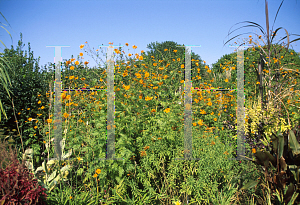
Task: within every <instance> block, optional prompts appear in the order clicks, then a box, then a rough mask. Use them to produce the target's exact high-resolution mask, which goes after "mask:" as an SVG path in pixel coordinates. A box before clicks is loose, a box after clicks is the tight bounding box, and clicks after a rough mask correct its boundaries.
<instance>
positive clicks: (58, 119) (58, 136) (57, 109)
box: [46, 46, 70, 160]
mask: <svg viewBox="0 0 300 205" xmlns="http://www.w3.org/2000/svg"><path fill="white" fill-rule="evenodd" d="M46 47H54V53H55V55H54V56H55V57H54V63H55V87H56V95H55V102H54V121H53V124H54V125H53V130H54V131H53V132H54V146H55V155H54V156H56V158H55V159H58V160H61V155H62V148H61V147H62V144H61V143H62V128H61V127H62V124H61V123H62V115H61V61H59V59H61V58H62V56H61V47H70V46H46ZM50 92H51V91H50ZM49 143H50V142H49Z"/></svg>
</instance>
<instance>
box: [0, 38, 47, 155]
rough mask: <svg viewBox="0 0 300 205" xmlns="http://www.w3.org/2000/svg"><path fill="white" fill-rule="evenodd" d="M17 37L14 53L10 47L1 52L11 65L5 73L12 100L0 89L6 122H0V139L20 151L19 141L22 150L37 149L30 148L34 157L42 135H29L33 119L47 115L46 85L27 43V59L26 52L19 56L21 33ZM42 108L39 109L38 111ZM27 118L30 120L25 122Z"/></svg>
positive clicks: (38, 150)
mask: <svg viewBox="0 0 300 205" xmlns="http://www.w3.org/2000/svg"><path fill="white" fill-rule="evenodd" d="M20 36H21V41H19V42H18V47H17V49H16V50H14V49H13V46H12V48H11V49H10V50H8V49H5V50H4V51H5V52H4V54H3V55H4V57H6V58H7V59H8V60H9V62H10V63H11V64H12V65H13V68H14V70H13V71H9V72H8V74H9V75H10V78H11V82H12V87H11V90H12V95H11V97H12V98H9V97H8V96H6V95H5V94H4V92H3V88H2V87H1V88H0V97H1V101H2V102H3V105H4V108H5V111H6V113H7V117H8V119H7V120H6V119H5V120H4V121H2V122H1V125H2V126H3V127H5V130H4V133H3V135H1V138H5V137H6V136H10V137H11V139H12V140H13V141H14V144H15V145H17V148H18V149H20V150H22V141H23V148H24V150H25V149H27V148H28V147H30V146H33V145H35V146H37V147H35V149H34V151H35V154H36V156H40V154H41V151H42V144H43V143H42V142H43V136H42V133H39V132H37V134H36V135H35V136H34V134H33V133H34V132H35V129H34V127H35V126H36V123H35V122H36V120H35V119H37V117H38V116H37V114H42V117H47V115H48V114H49V113H48V112H47V109H48V108H49V106H48V103H47V101H48V100H47V98H46V92H45V91H46V90H49V87H48V86H47V84H48V80H47V79H46V75H44V74H45V73H44V71H43V72H42V73H40V72H39V67H38V62H39V60H38V61H36V59H34V58H33V52H30V43H28V47H29V57H27V52H26V53H25V56H24V55H23V51H21V45H22V34H21V35H20ZM24 45H25V44H24ZM24 45H23V46H24ZM34 63H35V65H34ZM13 74H14V75H13ZM38 95H40V96H38ZM12 100H13V104H14V109H13V106H12ZM39 101H40V103H39ZM42 106H43V109H42V108H41V107H42ZM15 117H16V118H17V119H16V118H15ZM29 118H32V119H33V120H32V121H29V120H28V119H29ZM16 120H17V121H18V126H17V123H16V122H15V121H16ZM25 121H27V122H25ZM20 135H21V137H22V141H21V137H20Z"/></svg>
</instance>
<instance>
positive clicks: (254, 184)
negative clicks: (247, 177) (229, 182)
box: [242, 181, 259, 190]
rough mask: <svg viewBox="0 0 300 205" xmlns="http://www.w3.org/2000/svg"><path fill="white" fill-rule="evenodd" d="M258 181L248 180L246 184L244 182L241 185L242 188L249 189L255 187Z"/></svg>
mask: <svg viewBox="0 0 300 205" xmlns="http://www.w3.org/2000/svg"><path fill="white" fill-rule="evenodd" d="M258 182H259V181H250V182H248V183H247V184H245V186H243V187H242V189H245V190H248V189H251V188H253V187H255V186H256V185H257V184H258Z"/></svg>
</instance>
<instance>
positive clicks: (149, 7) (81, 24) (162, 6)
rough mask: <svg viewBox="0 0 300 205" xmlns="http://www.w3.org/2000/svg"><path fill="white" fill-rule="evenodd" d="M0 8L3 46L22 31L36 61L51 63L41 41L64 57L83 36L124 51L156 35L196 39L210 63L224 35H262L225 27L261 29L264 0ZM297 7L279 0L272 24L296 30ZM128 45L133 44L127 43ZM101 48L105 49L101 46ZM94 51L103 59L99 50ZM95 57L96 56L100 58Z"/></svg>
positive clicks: (24, 2)
mask: <svg viewBox="0 0 300 205" xmlns="http://www.w3.org/2000/svg"><path fill="white" fill-rule="evenodd" d="M281 2H282V1H281V0H271V1H269V3H268V6H269V22H270V30H271V29H272V25H273V22H274V19H275V15H276V12H277V10H278V8H279V6H280V4H281ZM0 11H1V12H2V14H3V15H4V17H5V18H6V19H7V21H8V23H9V24H10V26H11V27H9V26H8V24H7V22H6V21H5V20H4V18H3V17H2V16H0V19H1V20H0V22H1V23H4V24H6V25H7V26H4V28H6V29H7V30H8V31H9V32H10V33H11V35H12V40H13V41H12V40H11V38H10V36H9V34H8V33H7V32H6V31H5V30H4V29H3V28H0V34H1V35H0V36H1V37H0V40H2V41H3V42H4V44H5V45H6V46H7V48H11V45H13V46H14V48H15V49H16V46H17V44H18V41H19V40H20V32H22V34H23V43H25V46H24V47H23V50H28V42H30V46H31V50H32V51H33V52H34V58H38V57H39V56H40V57H41V58H40V62H39V66H40V67H44V65H45V64H47V65H48V62H51V63H54V48H48V47H46V46H49V45H67V46H70V47H68V48H62V59H70V58H71V55H72V54H73V55H74V57H75V58H76V59H77V56H78V55H79V53H80V52H82V50H80V48H79V46H80V45H81V44H84V43H85V41H87V42H88V44H89V46H90V48H91V49H93V48H94V50H96V49H97V48H99V47H98V46H99V45H101V44H104V45H108V43H109V42H113V43H114V45H124V47H123V49H124V51H125V52H126V54H128V53H131V54H135V53H139V54H140V52H141V50H144V51H145V52H146V51H148V50H149V49H147V48H146V47H147V44H150V43H151V42H156V41H158V42H163V41H174V42H177V43H179V44H185V45H201V47H196V48H192V51H193V52H195V53H196V54H198V55H199V56H200V57H201V58H202V60H204V61H206V64H207V65H209V66H210V67H211V64H212V63H215V62H216V61H217V60H218V59H219V58H221V57H222V56H223V55H224V54H230V53H232V52H234V48H229V44H227V45H226V46H225V47H223V43H225V42H226V41H227V40H229V39H230V38H232V37H234V36H236V35H238V34H242V33H247V32H253V33H251V34H250V33H249V34H244V35H242V36H240V37H239V38H240V39H237V38H236V39H234V40H233V41H231V42H230V43H231V45H233V43H234V42H235V41H238V42H243V41H242V40H243V39H245V38H247V39H248V36H249V35H252V36H254V33H257V34H258V35H262V33H261V32H260V30H259V29H258V28H255V27H245V28H241V29H239V30H237V31H234V32H233V33H232V34H231V35H229V37H226V36H227V34H228V32H229V30H230V28H231V27H232V28H231V30H230V31H233V30H234V29H238V28H239V27H241V26H246V25H248V24H247V23H242V24H237V25H235V24H236V23H239V22H242V21H252V22H255V23H257V24H259V25H261V26H262V27H263V28H264V31H266V23H265V19H266V17H265V1H264V0H226V1H224V0H186V1H183V0H138V1H136V0H127V1H124V0H97V1H96V0H74V1H71V0H60V1H57V0H56V1H55V0H51V1H50V0H0ZM299 11H300V2H299V1H298V0H289V1H284V3H283V5H282V7H281V9H280V11H279V13H278V16H277V19H276V22H275V24H274V27H273V28H274V29H273V30H275V29H276V28H279V27H283V28H285V29H287V31H288V32H289V34H300V26H299V19H300V12H299ZM234 25H235V26H234ZM2 26H3V25H2ZM277 36H278V38H276V41H275V42H277V41H278V40H279V39H280V38H282V37H284V36H285V31H284V30H280V31H279V33H278V35H277ZM279 37H280V38H279ZM295 38H298V37H297V36H292V37H291V40H294V39H295ZM254 40H256V39H255V38H254ZM281 42H282V41H281ZM284 42H285V43H286V40H285V41H284ZM299 42H300V41H297V42H295V43H292V44H291V45H292V47H291V48H293V49H294V50H295V51H296V52H300V48H299V47H300V46H299ZM125 43H128V44H129V46H128V47H127V46H125ZM261 43H262V42H261ZM133 45H136V46H137V49H133V48H132V46H133ZM261 45H263V44H261ZM0 47H1V49H0V50H1V52H3V49H4V48H5V47H4V46H3V45H2V44H0ZM128 49H129V51H128ZM103 52H105V53H106V48H103ZM83 53H84V56H83V57H84V59H83V60H82V62H84V61H89V66H95V65H96V61H95V60H94V59H93V58H92V57H90V56H88V55H87V54H86V53H85V52H83ZM89 54H90V53H89ZM99 54H100V57H101V58H102V60H103V61H104V60H105V58H104V56H103V54H102V53H101V52H99ZM94 57H96V56H94ZM97 61H98V63H100V62H101V60H100V59H98V60H97ZM101 64H102V62H101Z"/></svg>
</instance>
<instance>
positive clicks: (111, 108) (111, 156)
mask: <svg viewBox="0 0 300 205" xmlns="http://www.w3.org/2000/svg"><path fill="white" fill-rule="evenodd" d="M100 47H101V46H100ZM118 47H122V46H118ZM113 51H114V50H113V46H111V45H110V46H108V48H107V53H108V54H107V59H108V60H106V62H107V65H108V66H107V70H106V72H107V155H106V158H100V160H124V159H123V158H115V118H114V115H115V92H114V78H115V76H114V53H113Z"/></svg>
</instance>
